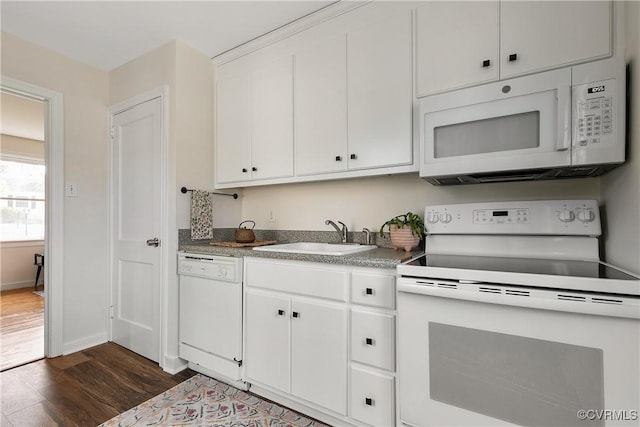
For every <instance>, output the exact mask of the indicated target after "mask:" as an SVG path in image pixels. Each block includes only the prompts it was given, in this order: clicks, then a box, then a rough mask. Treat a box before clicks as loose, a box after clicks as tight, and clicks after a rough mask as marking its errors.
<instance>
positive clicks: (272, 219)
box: [267, 208, 276, 224]
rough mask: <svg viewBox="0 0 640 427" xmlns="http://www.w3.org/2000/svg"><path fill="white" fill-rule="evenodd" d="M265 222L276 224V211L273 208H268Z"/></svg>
mask: <svg viewBox="0 0 640 427" xmlns="http://www.w3.org/2000/svg"><path fill="white" fill-rule="evenodd" d="M267 222H268V223H269V224H275V223H276V210H275V209H274V208H270V209H269V211H268V212H267Z"/></svg>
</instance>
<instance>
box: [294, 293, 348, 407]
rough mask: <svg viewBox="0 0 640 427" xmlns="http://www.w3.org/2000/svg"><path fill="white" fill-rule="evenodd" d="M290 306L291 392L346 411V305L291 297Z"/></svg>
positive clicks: (321, 404)
mask: <svg viewBox="0 0 640 427" xmlns="http://www.w3.org/2000/svg"><path fill="white" fill-rule="evenodd" d="M291 310H292V312H291V393H292V394H293V395H295V396H297V397H301V398H302V399H305V400H307V401H309V402H313V403H315V404H317V405H320V406H323V407H325V408H328V409H331V410H333V411H335V412H337V413H339V414H343V415H346V413H347V309H346V308H345V307H344V306H343V305H338V304H332V303H323V302H317V303H315V302H306V301H297V300H293V301H292V303H291Z"/></svg>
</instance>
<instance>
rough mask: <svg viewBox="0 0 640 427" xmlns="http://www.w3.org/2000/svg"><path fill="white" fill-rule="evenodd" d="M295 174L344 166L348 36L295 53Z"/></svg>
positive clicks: (311, 173) (341, 169) (345, 156)
mask: <svg viewBox="0 0 640 427" xmlns="http://www.w3.org/2000/svg"><path fill="white" fill-rule="evenodd" d="M295 90H296V94H295V126H296V135H295V145H296V150H295V157H296V175H313V174H318V173H327V172H339V171H344V170H346V169H347V39H346V36H345V35H342V36H341V37H336V38H333V39H329V40H324V41H322V42H321V43H318V44H316V45H314V46H312V47H309V48H307V49H305V50H303V51H301V52H298V53H297V54H296V66H295Z"/></svg>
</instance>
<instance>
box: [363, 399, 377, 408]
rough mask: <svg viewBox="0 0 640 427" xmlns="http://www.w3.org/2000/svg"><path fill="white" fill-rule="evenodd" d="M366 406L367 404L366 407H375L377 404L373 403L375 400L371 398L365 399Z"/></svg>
mask: <svg viewBox="0 0 640 427" xmlns="http://www.w3.org/2000/svg"><path fill="white" fill-rule="evenodd" d="M364 404H365V405H367V406H374V405H375V402H374V401H373V399H372V398H370V397H365V398H364Z"/></svg>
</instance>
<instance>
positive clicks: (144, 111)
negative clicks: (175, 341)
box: [111, 98, 162, 362]
mask: <svg viewBox="0 0 640 427" xmlns="http://www.w3.org/2000/svg"><path fill="white" fill-rule="evenodd" d="M161 131H162V100H161V98H155V99H153V100H150V101H147V102H145V103H142V104H139V105H136V106H135V107H133V108H131V109H129V110H126V111H124V112H121V113H119V114H116V115H114V116H113V139H112V159H113V169H112V176H113V180H112V182H113V187H112V192H113V193H112V221H113V223H112V230H113V235H112V245H113V258H112V259H113V265H112V268H113V270H112V272H113V274H112V277H113V283H112V304H113V311H112V319H111V334H112V341H113V342H115V343H117V344H120V345H122V346H123V347H126V348H128V349H130V350H132V351H134V352H136V353H139V354H141V355H143V356H144V357H146V358H148V359H151V360H153V361H156V362H157V361H158V360H159V295H160V260H161V257H160V255H161V252H160V248H159V247H157V246H150V245H149V244H148V242H147V240H149V239H154V238H158V237H159V236H160V218H161V214H160V212H161V197H160V190H161V189H160V181H161V179H160V178H161V174H160V161H161V138H162V135H161Z"/></svg>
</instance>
